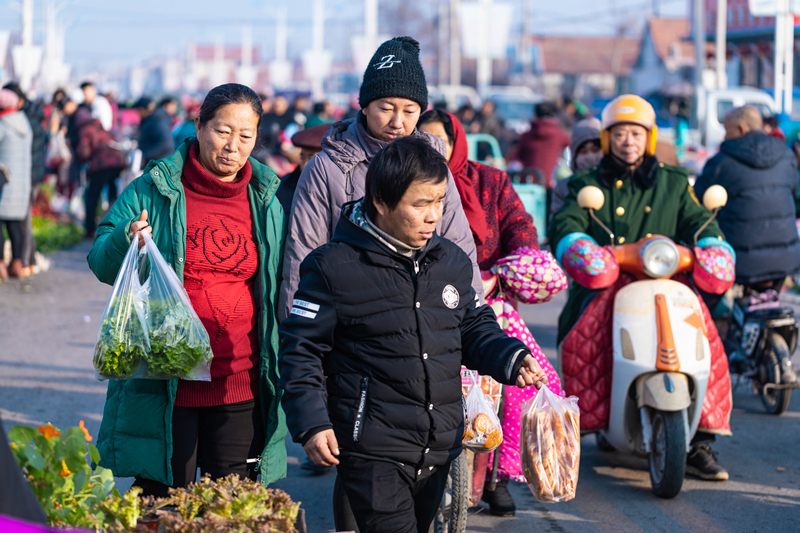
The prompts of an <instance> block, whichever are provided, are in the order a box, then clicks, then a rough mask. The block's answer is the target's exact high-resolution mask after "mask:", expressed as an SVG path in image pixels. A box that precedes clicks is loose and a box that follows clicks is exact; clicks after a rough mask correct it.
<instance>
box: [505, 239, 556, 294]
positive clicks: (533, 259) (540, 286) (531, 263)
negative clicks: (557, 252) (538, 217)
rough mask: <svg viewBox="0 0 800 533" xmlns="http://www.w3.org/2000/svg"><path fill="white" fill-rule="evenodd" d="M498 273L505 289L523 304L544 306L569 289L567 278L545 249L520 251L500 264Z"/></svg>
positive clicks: (523, 249)
mask: <svg viewBox="0 0 800 533" xmlns="http://www.w3.org/2000/svg"><path fill="white" fill-rule="evenodd" d="M495 270H496V272H497V276H498V277H499V278H500V284H501V286H502V288H503V290H504V291H506V292H508V293H509V295H510V296H511V297H512V298H514V299H515V300H519V301H520V302H522V303H526V304H538V303H544V302H547V301H549V300H550V299H551V298H552V297H553V296H555V295H556V294H558V293H559V292H561V291H562V290H564V289H566V288H567V275H566V274H565V273H564V271H563V270H561V267H560V266H558V262H557V261H556V258H555V257H553V255H552V254H551V253H550V252H548V251H545V250H537V249H535V248H528V247H523V248H519V249H518V250H516V251H515V252H514V253H513V254H511V255H509V256H508V257H505V258H503V259H501V260H500V261H498V262H497V265H496V267H495Z"/></svg>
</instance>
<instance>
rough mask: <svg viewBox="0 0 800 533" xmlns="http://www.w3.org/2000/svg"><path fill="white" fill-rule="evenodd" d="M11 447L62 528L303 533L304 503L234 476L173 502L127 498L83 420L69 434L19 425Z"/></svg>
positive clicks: (196, 487)
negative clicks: (149, 525)
mask: <svg viewBox="0 0 800 533" xmlns="http://www.w3.org/2000/svg"><path fill="white" fill-rule="evenodd" d="M8 436H9V439H10V440H11V449H12V452H13V454H14V457H15V459H16V460H17V463H18V464H19V466H20V468H21V469H22V472H23V474H24V475H25V478H26V479H27V480H28V484H29V486H30V487H31V489H32V490H33V492H34V494H35V495H36V497H37V499H38V501H39V503H40V504H41V505H42V507H43V508H44V510H45V513H46V514H47V520H48V523H49V524H50V525H52V526H58V527H65V528H71V527H80V528H85V529H91V530H94V531H97V532H100V531H105V532H106V533H139V532H144V531H147V530H146V529H144V527H143V526H142V525H140V524H138V522H139V521H140V520H141V519H143V518H146V517H152V518H157V519H158V520H159V521H160V523H161V526H162V527H163V530H164V531H165V532H166V533H234V532H236V533H262V532H263V533H269V532H275V533H296V531H297V530H296V528H295V522H296V521H297V515H298V512H299V510H300V504H299V503H295V502H293V501H292V499H291V498H290V497H289V495H288V494H286V493H285V492H284V491H282V490H277V489H267V488H264V486H263V485H261V484H260V483H258V482H256V481H252V480H250V479H244V480H241V479H240V478H239V476H237V475H235V474H233V475H230V476H228V477H225V478H222V479H219V480H216V481H213V480H211V479H210V478H209V477H207V476H206V477H203V478H202V479H201V481H200V482H199V483H192V484H190V485H189V486H188V487H187V488H185V489H184V488H179V489H170V494H169V496H168V497H166V498H153V497H142V496H141V489H140V488H138V487H133V488H131V489H130V490H129V491H128V492H127V493H126V494H125V495H121V494H120V493H119V491H118V490H117V489H116V488H114V478H113V474H112V473H111V471H110V470H108V469H106V468H103V467H101V466H96V467H95V468H94V469H92V463H94V464H97V463H99V462H100V453H99V452H98V451H97V448H96V447H94V446H93V445H92V444H89V443H90V442H91V440H92V437H91V436H90V435H89V432H88V431H87V430H86V428H85V427H84V424H83V421H81V423H80V426H79V427H72V428H69V429H66V430H64V431H63V433H62V432H61V431H60V430H59V429H58V428H56V427H55V426H53V425H51V424H46V425H44V426H39V427H38V428H36V429H33V428H30V427H27V426H15V427H13V428H11V431H10V432H9V435H8Z"/></svg>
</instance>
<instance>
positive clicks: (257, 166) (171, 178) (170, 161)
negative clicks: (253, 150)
mask: <svg viewBox="0 0 800 533" xmlns="http://www.w3.org/2000/svg"><path fill="white" fill-rule="evenodd" d="M194 142H195V137H189V138H188V139H186V141H184V143H183V144H181V145H180V146H179V147H178V149H177V150H175V153H173V154H172V155H171V156H169V157H165V158H164V159H159V160H156V161H150V163H148V164H147V166H146V167H145V169H144V176H145V179H148V178H149V179H150V180H151V181H152V182H153V184H154V185H155V186H156V188H157V189H158V191H159V192H160V193H161V194H163V195H164V196H169V194H170V191H181V192H183V184H182V183H181V174H182V173H183V165H184V163H185V162H186V160H187V159H188V157H189V148H190V147H191V146H192V145H193V144H194ZM249 161H250V167H251V168H252V172H253V175H252V177H251V178H250V184H249V185H248V186H247V188H248V189H249V190H250V191H252V192H253V194H254V195H255V198H256V200H257V201H258V202H267V203H268V202H270V201H271V200H272V198H273V197H274V196H275V191H277V190H278V186H279V185H280V183H281V180H280V179H278V176H276V175H275V173H274V172H273V171H272V170H271V169H270V168H269V167H267V166H266V165H264V164H262V163H260V162H259V161H258V160H256V159H254V158H252V157H251V158H250V159H249Z"/></svg>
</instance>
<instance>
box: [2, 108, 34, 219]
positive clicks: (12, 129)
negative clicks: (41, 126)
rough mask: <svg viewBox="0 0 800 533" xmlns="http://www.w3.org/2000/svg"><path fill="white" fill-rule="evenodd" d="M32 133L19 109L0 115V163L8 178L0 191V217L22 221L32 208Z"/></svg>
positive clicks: (26, 119)
mask: <svg viewBox="0 0 800 533" xmlns="http://www.w3.org/2000/svg"><path fill="white" fill-rule="evenodd" d="M32 142H33V132H32V131H31V125H30V123H29V122H28V118H27V117H26V116H25V114H24V113H23V112H22V111H15V112H13V113H10V114H8V115H4V116H2V117H0V163H2V164H3V165H5V167H6V168H7V169H8V171H9V174H10V176H9V181H8V183H7V184H6V185H5V187H3V189H2V192H0V220H22V219H23V218H25V217H26V216H27V214H28V211H30V208H31V143H32Z"/></svg>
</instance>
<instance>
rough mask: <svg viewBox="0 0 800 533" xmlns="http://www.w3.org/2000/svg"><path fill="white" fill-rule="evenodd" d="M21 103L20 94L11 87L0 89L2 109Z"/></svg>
mask: <svg viewBox="0 0 800 533" xmlns="http://www.w3.org/2000/svg"><path fill="white" fill-rule="evenodd" d="M18 105H19V96H17V94H16V93H15V92H14V91H11V90H9V89H0V110H5V109H9V108H12V107H13V108H16V107H17V106H18Z"/></svg>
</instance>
